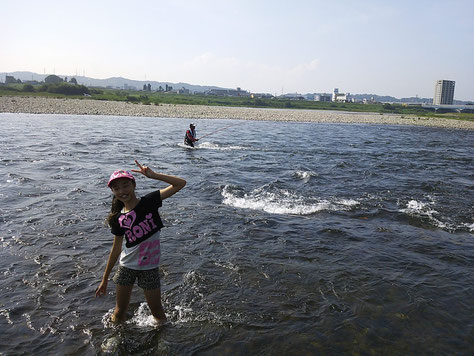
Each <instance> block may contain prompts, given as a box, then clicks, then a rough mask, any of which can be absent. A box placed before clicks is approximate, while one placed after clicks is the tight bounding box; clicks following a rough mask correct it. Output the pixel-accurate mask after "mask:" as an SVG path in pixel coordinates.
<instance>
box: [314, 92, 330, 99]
mask: <svg viewBox="0 0 474 356" xmlns="http://www.w3.org/2000/svg"><path fill="white" fill-rule="evenodd" d="M314 101H332V95H331V94H326V93H324V94H315V95H314Z"/></svg>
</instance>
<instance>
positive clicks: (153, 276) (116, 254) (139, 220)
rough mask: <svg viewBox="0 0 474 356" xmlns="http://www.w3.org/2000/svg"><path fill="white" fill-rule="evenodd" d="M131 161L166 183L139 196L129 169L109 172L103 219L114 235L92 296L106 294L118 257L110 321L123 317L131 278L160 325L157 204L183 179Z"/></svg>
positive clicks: (181, 184) (162, 319)
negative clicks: (109, 197) (108, 198)
mask: <svg viewBox="0 0 474 356" xmlns="http://www.w3.org/2000/svg"><path fill="white" fill-rule="evenodd" d="M135 163H136V165H137V166H138V168H139V169H137V170H134V169H132V172H136V173H140V174H143V175H144V176H145V177H147V178H150V179H156V180H159V181H162V182H165V183H168V184H169V185H168V186H167V187H165V188H164V189H159V190H155V191H154V192H151V193H149V194H147V195H145V196H143V197H142V198H140V197H138V196H137V195H136V193H135V188H136V183H135V178H134V176H133V175H132V174H131V173H130V172H129V171H124V170H119V171H115V172H113V173H112V175H111V176H110V179H109V182H108V183H107V186H108V187H109V188H110V190H111V191H112V194H113V197H112V207H111V209H110V214H109V216H108V218H107V222H108V224H109V226H110V228H111V232H112V234H113V235H114V242H113V246H112V249H111V251H110V254H109V258H108V260H107V265H106V267H105V272H104V275H103V277H102V281H101V282H100V285H99V287H98V288H97V289H96V291H95V296H96V297H100V296H102V295H105V294H106V290H107V283H108V281H109V275H110V273H111V272H112V268H113V267H114V265H115V263H116V262H117V260H119V266H118V269H117V271H116V273H115V276H114V278H113V280H114V282H115V284H116V305H115V311H114V314H113V316H112V321H113V322H122V321H124V320H125V318H126V313H127V309H128V305H129V302H130V296H131V294H132V289H133V285H134V284H135V280H138V283H137V284H138V286H139V287H140V288H142V289H143V291H144V293H145V298H146V301H147V303H148V306H149V307H150V310H151V313H152V314H153V316H154V317H155V320H156V322H157V323H158V325H162V324H164V323H165V322H166V315H165V312H164V310H163V305H162V304H161V289H160V275H159V267H158V266H159V262H160V230H161V228H162V227H163V223H162V222H161V218H160V214H159V212H158V208H160V207H161V203H162V201H163V200H165V199H167V198H169V197H171V196H172V195H173V194H175V193H177V192H178V191H180V190H181V189H182V188H183V187H184V186H185V185H186V181H185V180H184V179H182V178H179V177H175V176H171V175H166V174H161V173H156V172H154V171H153V170H152V169H151V168H150V167H147V166H142V165H141V164H140V163H138V161H136V160H135ZM124 240H125V244H123V242H124Z"/></svg>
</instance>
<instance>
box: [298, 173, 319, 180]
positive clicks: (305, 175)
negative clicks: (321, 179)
mask: <svg viewBox="0 0 474 356" xmlns="http://www.w3.org/2000/svg"><path fill="white" fill-rule="evenodd" d="M295 175H296V177H297V178H300V179H303V180H305V181H307V180H308V179H310V178H311V177H315V176H316V175H317V174H316V173H314V172H313V171H301V170H298V171H296V172H295Z"/></svg>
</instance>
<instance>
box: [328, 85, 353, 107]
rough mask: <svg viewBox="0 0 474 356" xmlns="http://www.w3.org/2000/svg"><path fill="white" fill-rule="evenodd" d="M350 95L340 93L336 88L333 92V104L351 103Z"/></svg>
mask: <svg viewBox="0 0 474 356" xmlns="http://www.w3.org/2000/svg"><path fill="white" fill-rule="evenodd" d="M350 96H351V95H350V94H349V93H345V94H344V93H339V89H338V88H334V90H333V92H332V101H333V102H338V103H349V102H351V98H350Z"/></svg>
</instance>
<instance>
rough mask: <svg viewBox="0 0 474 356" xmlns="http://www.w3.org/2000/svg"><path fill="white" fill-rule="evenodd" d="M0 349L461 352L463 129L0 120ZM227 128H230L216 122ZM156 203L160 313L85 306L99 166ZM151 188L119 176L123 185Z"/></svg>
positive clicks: (98, 270) (469, 231) (100, 216)
mask: <svg viewBox="0 0 474 356" xmlns="http://www.w3.org/2000/svg"><path fill="white" fill-rule="evenodd" d="M0 123H1V126H2V129H1V131H0V151H1V161H0V201H1V202H2V204H1V205H0V243H1V246H2V249H1V251H0V266H1V271H2V278H1V282H0V328H1V330H2V337H1V338H0V354H2V355H17V354H30V355H33V354H34V355H66V354H74V355H96V354H105V353H108V354H117V355H128V354H134V355H192V354H196V355H257V354H258V355H313V354H327V355H340V354H354V355H358V354H360V355H371V354H374V355H377V354H378V355H380V354H385V355H388V354H392V355H402V354H403V355H405V354H416V355H442V354H450V355H452V354H456V355H469V354H472V351H473V314H472V310H473V303H472V301H473V300H474V293H473V285H474V283H473V282H474V280H473V273H472V266H473V252H474V243H473V231H474V217H473V202H474V189H473V188H474V164H473V159H474V158H473V157H474V155H473V147H474V135H473V133H472V132H471V131H460V130H447V129H438V128H424V127H409V126H378V125H347V124H315V123H285V122H258V121H235V120H234V121H230V120H196V126H197V130H198V137H199V136H201V135H204V134H207V133H212V132H213V131H216V130H219V131H217V132H215V133H214V134H212V135H209V136H207V137H206V138H203V139H202V140H201V141H200V144H199V145H198V147H196V148H195V149H189V148H187V147H185V146H184V145H183V144H182V141H183V136H184V131H185V129H186V128H187V126H188V125H189V120H184V119H158V118H135V117H107V116H65V115H25V114H0ZM230 125H233V126H232V127H229V126H230ZM134 159H138V160H139V161H140V162H142V163H143V164H146V165H149V166H151V167H153V168H154V169H156V170H157V171H160V172H163V173H168V174H174V175H178V176H181V177H183V178H185V179H186V180H187V182H188V184H187V186H186V187H185V189H183V190H182V191H180V192H179V193H178V194H176V195H175V196H173V197H172V198H170V199H168V200H166V201H165V202H164V204H163V207H162V208H161V210H160V211H161V215H162V219H163V222H164V224H165V225H166V228H164V229H163V230H162V233H161V238H162V241H161V242H162V243H161V249H162V261H161V272H162V273H161V283H162V292H163V303H164V307H165V310H166V313H167V316H168V319H169V321H170V322H169V324H168V325H166V326H164V327H161V328H160V329H156V328H155V327H154V326H153V323H152V317H151V316H150V312H149V310H148V309H147V305H146V303H144V296H143V293H142V291H141V290H140V289H139V288H138V287H135V289H134V291H133V294H132V300H131V305H130V313H129V319H128V321H127V322H126V323H125V324H123V325H120V326H114V325H112V324H111V323H110V315H111V312H112V310H113V307H114V303H115V290H114V289H115V286H114V283H113V282H110V283H109V289H108V294H107V295H106V296H105V297H102V298H94V290H95V288H96V287H97V286H98V284H99V282H100V279H101V276H102V273H103V271H104V268H105V263H106V260H107V256H108V253H109V251H110V247H111V244H112V240H113V237H112V236H111V234H110V231H109V229H108V227H107V226H106V225H105V223H104V220H105V217H106V215H107V213H108V211H109V208H110V201H111V193H110V190H109V189H108V188H107V187H106V183H107V179H108V176H109V175H110V173H111V172H112V171H113V170H115V169H119V168H123V169H132V168H134V164H133V160H134ZM162 187H163V184H162V183H160V182H157V181H152V180H149V179H146V178H144V177H143V176H140V177H137V190H138V194H141V195H144V194H146V193H148V192H150V191H152V190H153V189H159V188H162Z"/></svg>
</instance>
